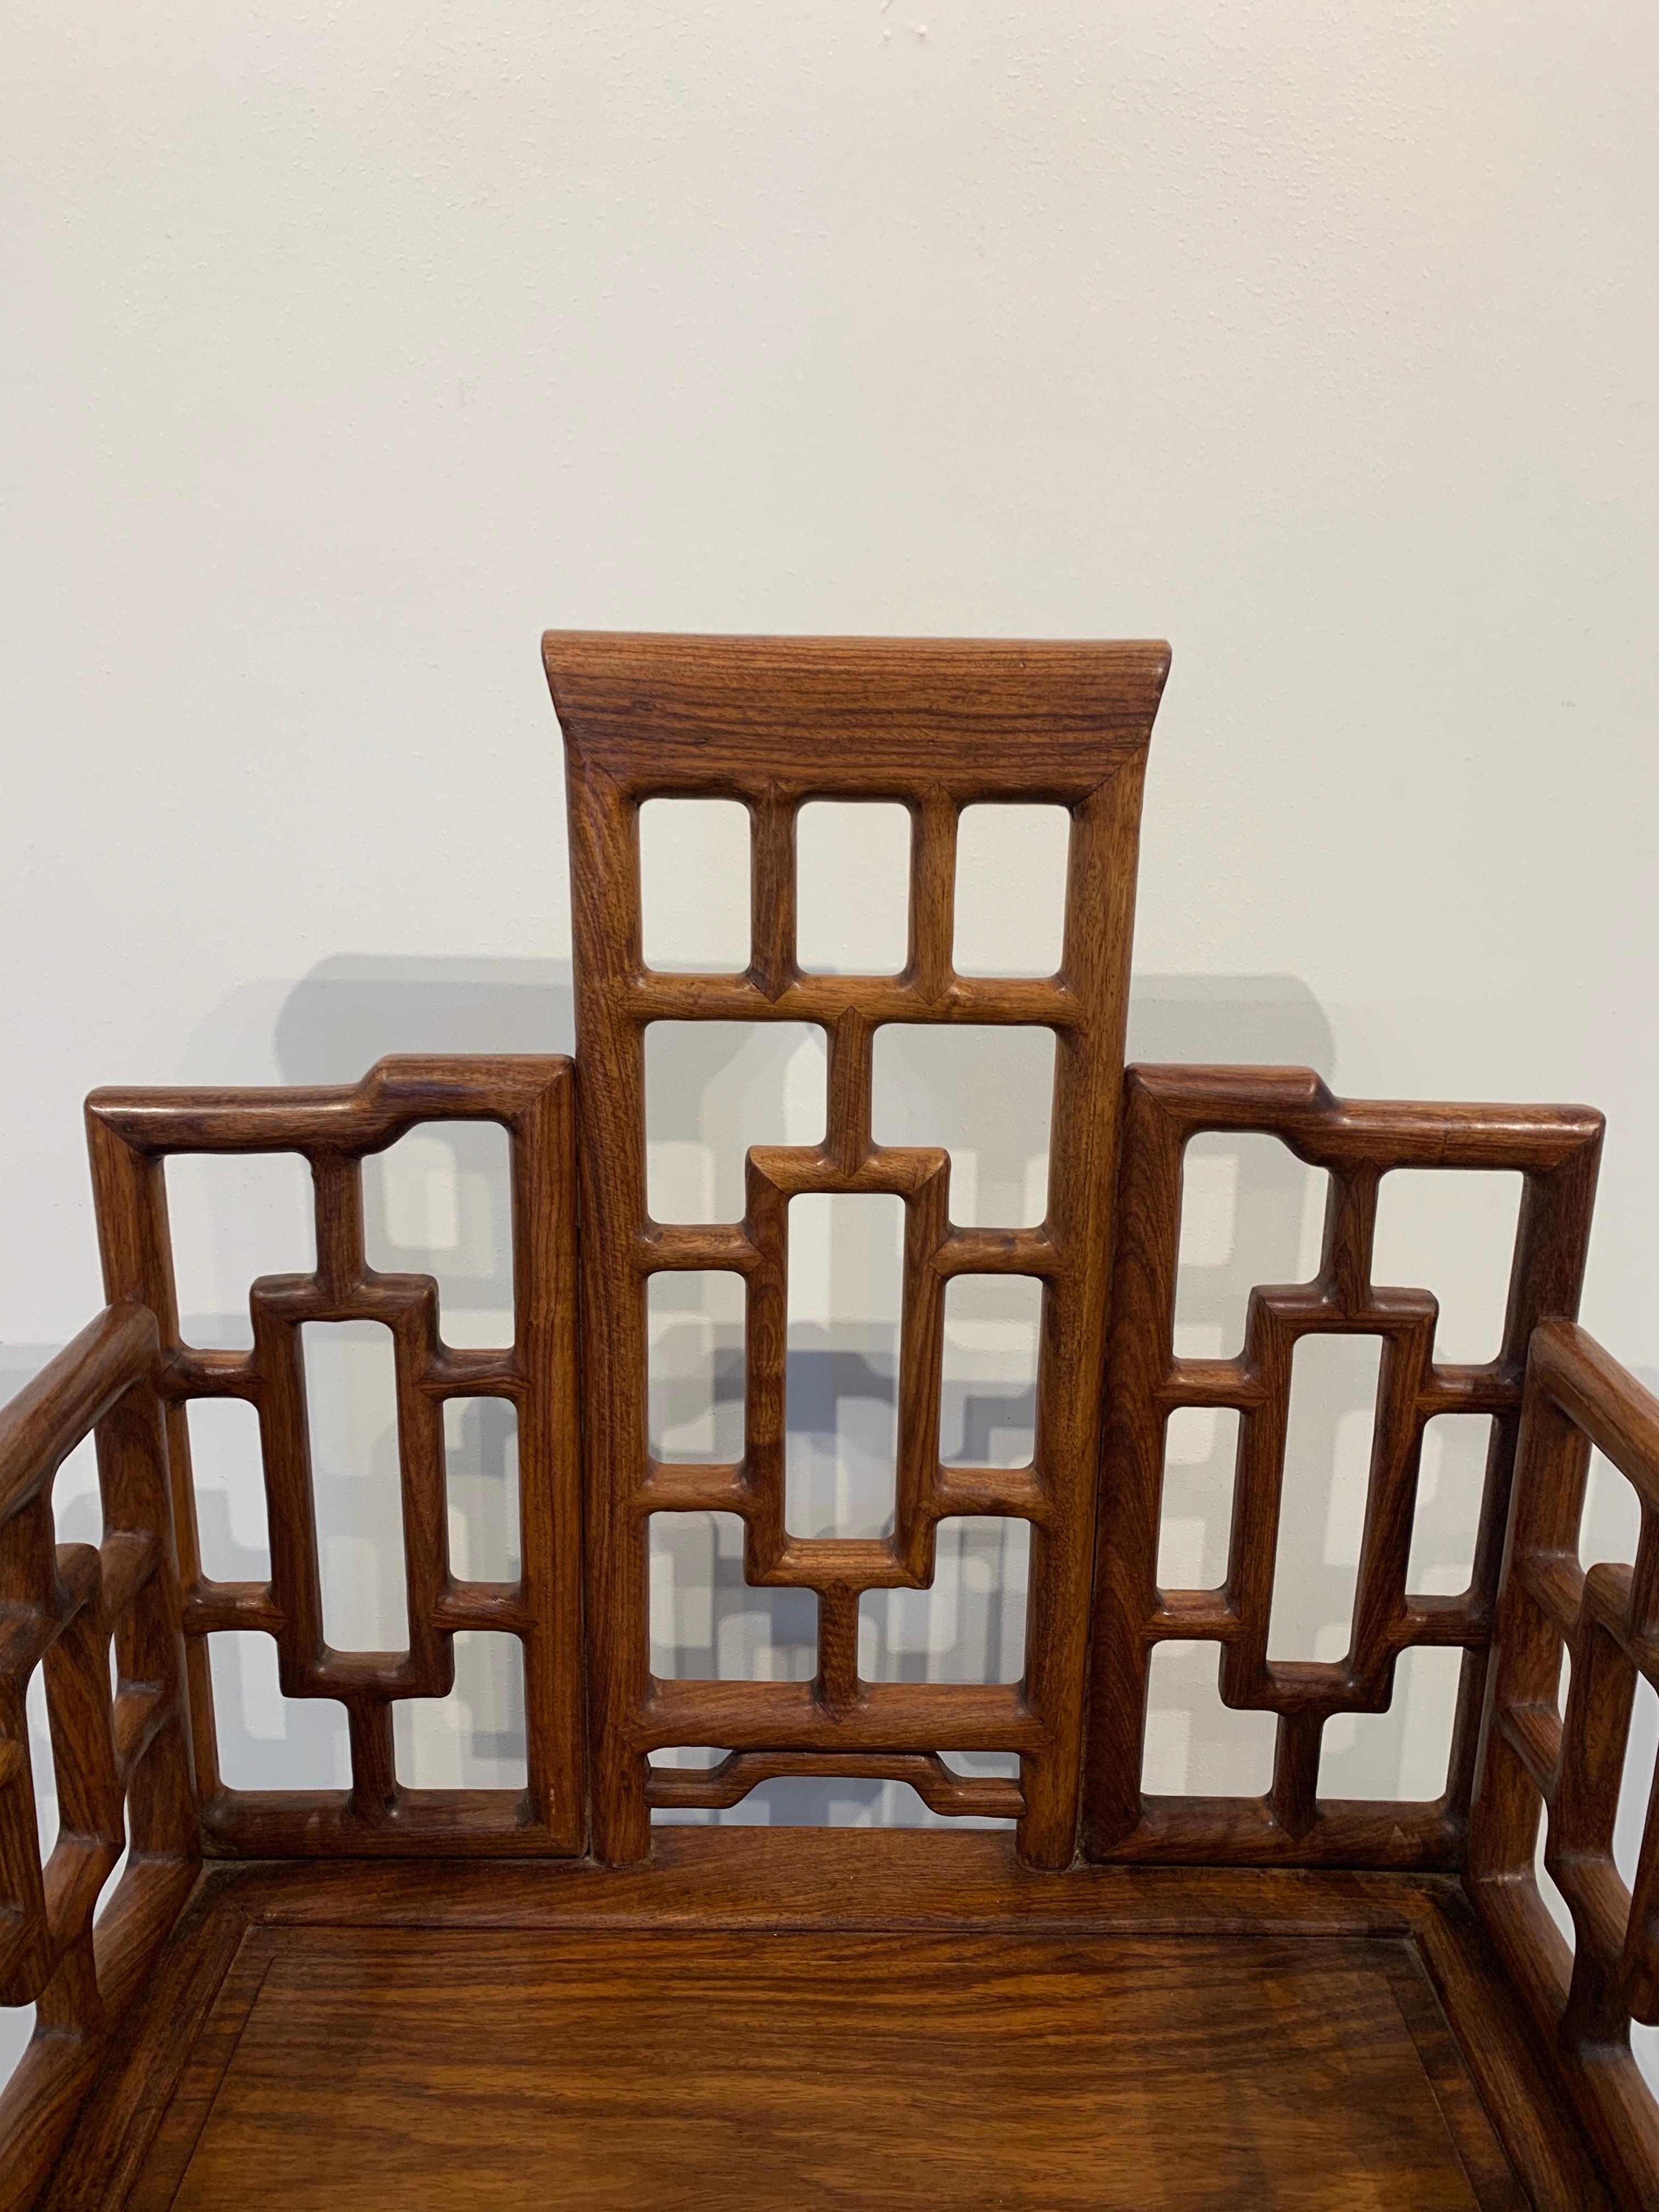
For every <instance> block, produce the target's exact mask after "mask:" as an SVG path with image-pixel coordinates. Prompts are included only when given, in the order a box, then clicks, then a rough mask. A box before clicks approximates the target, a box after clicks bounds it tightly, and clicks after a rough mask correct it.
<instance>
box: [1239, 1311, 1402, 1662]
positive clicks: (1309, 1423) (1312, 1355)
mask: <svg viewBox="0 0 1659 2212" xmlns="http://www.w3.org/2000/svg"><path fill="white" fill-rule="evenodd" d="M1382 1361H1383V1340H1382V1338H1381V1337H1380V1336H1370V1335H1346V1334H1333V1335H1316V1336H1304V1337H1299V1338H1298V1339H1297V1343H1296V1346H1295V1349H1294V1350H1293V1351H1292V1352H1291V1408H1290V1419H1289V1421H1288V1423H1287V1425H1286V1430H1285V1486H1284V1489H1283V1491H1282V1492H1281V1493H1280V1502H1279V1547H1278V1551H1277V1553H1276V1555H1275V1558H1274V1562H1273V1607H1272V1610H1271V1612H1270V1613H1269V1615H1268V1622H1267V1656H1268V1657H1269V1658H1270V1659H1324V1660H1338V1659H1340V1658H1342V1657H1343V1656H1344V1655H1345V1654H1346V1651H1347V1649H1348V1645H1349V1644H1350V1642H1351V1641H1352V1635H1353V1601H1354V1594H1355V1591H1356V1589H1358V1580H1359V1553H1360V1542H1361V1538H1362V1536H1363V1534H1364V1527H1365V1502H1366V1498H1367V1495H1368V1493H1369V1491H1370V1464H1371V1437H1372V1434H1373V1431H1374V1430H1375V1428H1376V1387H1377V1378H1378V1376H1379V1374H1380V1372H1381V1369H1382Z"/></svg>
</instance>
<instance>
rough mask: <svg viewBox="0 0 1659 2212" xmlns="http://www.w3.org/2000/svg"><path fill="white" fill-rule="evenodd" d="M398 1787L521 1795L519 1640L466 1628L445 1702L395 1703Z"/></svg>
mask: <svg viewBox="0 0 1659 2212" xmlns="http://www.w3.org/2000/svg"><path fill="white" fill-rule="evenodd" d="M392 1742H393V1746H394V1753H395V1759H396V1765H397V1772H398V1780H399V1782H403V1783H406V1784H408V1785H409V1786H410V1788H411V1789H416V1790H522V1789H523V1788H524V1787H525V1784H526V1778H527V1767H526V1755H525V1717H524V1647H523V1646H522V1645H521V1644H520V1642H519V1639H518V1638H517V1637H516V1636H504V1635H501V1633H500V1632H497V1631H495V1630H489V1629H474V1628H464V1629H461V1630H459V1631H458V1632H457V1634H456V1637H455V1686H454V1688H453V1690H452V1691H451V1692H450V1693H449V1695H448V1696H447V1698H399V1699H398V1702H397V1703H396V1705H393V1706H392Z"/></svg>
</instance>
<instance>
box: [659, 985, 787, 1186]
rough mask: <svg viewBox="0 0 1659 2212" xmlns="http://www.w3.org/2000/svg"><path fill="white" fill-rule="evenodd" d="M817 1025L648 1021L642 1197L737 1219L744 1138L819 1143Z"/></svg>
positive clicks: (764, 1142) (755, 1142) (758, 1141)
mask: <svg viewBox="0 0 1659 2212" xmlns="http://www.w3.org/2000/svg"><path fill="white" fill-rule="evenodd" d="M825 1066H826V1056H825V1050H824V1041H823V1030H821V1029H819V1028H818V1027H817V1025H816V1024H811V1023H807V1022H653V1023H651V1024H650V1025H649V1026H648V1028H647V1030H646V1032H645V1142H646V1206H647V1210H648V1211H649V1212H650V1214H651V1216H652V1218H653V1220H657V1221H673V1222H695V1221H740V1220H741V1219H742V1218H743V1209H744V1158H745V1156H746V1154H747V1152H748V1150H749V1147H750V1146H751V1145H820V1144H822V1143H823V1127H824V1071H825Z"/></svg>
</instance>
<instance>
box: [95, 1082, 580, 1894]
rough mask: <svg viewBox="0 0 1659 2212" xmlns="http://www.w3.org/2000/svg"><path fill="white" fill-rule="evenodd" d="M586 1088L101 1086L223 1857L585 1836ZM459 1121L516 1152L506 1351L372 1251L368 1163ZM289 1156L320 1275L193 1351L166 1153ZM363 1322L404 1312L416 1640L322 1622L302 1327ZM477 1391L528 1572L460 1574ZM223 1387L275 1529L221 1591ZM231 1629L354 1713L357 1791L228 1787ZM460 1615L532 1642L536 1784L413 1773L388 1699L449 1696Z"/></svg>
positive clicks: (310, 1691) (105, 1172)
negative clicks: (216, 1453) (352, 1633)
mask: <svg viewBox="0 0 1659 2212" xmlns="http://www.w3.org/2000/svg"><path fill="white" fill-rule="evenodd" d="M573 1087H574V1085H573V1077H572V1072H571V1066H570V1063H569V1061H568V1060H562V1059H556V1058H545V1059H544V1058H530V1057H514V1056H507V1055H502V1056H497V1057H493V1058H483V1057H480V1058H468V1059H450V1058H434V1059H416V1058H400V1059H392V1060H382V1061H381V1062H380V1064H379V1066H376V1067H375V1068H374V1069H373V1070H372V1071H371V1073H369V1074H368V1076H366V1077H365V1078H364V1079H363V1081H362V1083H361V1084H359V1085H356V1087H355V1088H342V1089H338V1090H321V1091H217V1092H201V1091H125V1092H116V1091H99V1092H96V1093H94V1096H93V1097H92V1098H91V1099H90V1100H89V1101H88V1109H87V1112H88V1129H89V1132H90V1136H91V1142H92V1150H93V1165H94V1182H95V1187H96V1192H97V1199H98V1211H99V1224H100V1237H101V1239H102V1243H103V1251H104V1263H105V1272H106V1281H107V1284H108V1287H109V1295H110V1297H112V1298H118V1297H127V1298H133V1299H142V1300H143V1301H144V1302H145V1303H146V1304H149V1306H150V1307H151V1309H152V1310H153V1311H154V1312H155V1314H156V1315H157V1316H158V1318H159V1320H160V1322H161V1331H162V1337H163V1364H162V1370H161V1389H162V1393H163V1395H164V1396H165V1397H166V1399H167V1404H168V1437H169V1449H170V1457H171V1462H172V1470H173V1509H174V1515H175V1518H176V1522H177V1526H178V1536H179V1565H180V1571H181V1576H182V1580H183V1585H184V1626H185V1635H186V1638H188V1639H189V1660H190V1685H191V1712H192V1721H193V1726H194V1740H195V1753H196V1769H197V1789H198V1791H199V1793H200V1797H201V1802H202V1824H203V1832H204V1838H205V1839H206V1841H207V1843H208V1845H209V1847H210V1849H216V1850H221V1851H233V1852H247V1853H253V1854H260V1853H264V1854H270V1853H282V1852H340V1851H346V1852H349V1851H358V1852H386V1851H396V1852H405V1851H469V1852H479V1853H499V1852H503V1851H507V1852H511V1851H523V1852H541V1853H548V1852H566V1853H568V1852H574V1851H580V1850H581V1849H582V1847H583V1844H584V1840H585V1833H586V1818H585V1810H584V1802H583V1796H584V1790H583V1770H584V1746H583V1724H584V1715H583V1707H582V1699H581V1661H580V1613H581V1606H580V1586H581V1585H580V1575H581V1544H580V1476H579V1462H578V1445H577V1435H576V1394H575V1369H576V1349H575V1337H576V1275H575V1203H574V1195H575V1182H574V1158H573V1147H574V1108H573V1103H572V1096H571V1094H572V1090H573ZM428 1121H495V1122H498V1123H500V1124H501V1127H503V1128H504V1129H505V1130H506V1132H507V1139H508V1142H509V1147H510V1159H511V1168H510V1176H511V1191H512V1209H513V1231H512V1239H513V1341H512V1343H511V1344H510V1345H509V1346H507V1348H506V1349H505V1350H502V1351H477V1350H472V1349H459V1348H457V1347H454V1346H450V1345H447V1344H446V1343H444V1342H443V1340H442V1339H441V1335H440V1333H439V1310H438V1285H437V1284H436V1283H435V1281H434V1279H432V1277H431V1276H429V1275H423V1274H392V1273H381V1272H380V1271H378V1270H376V1269H375V1268H374V1267H370V1266H369V1265H368V1261H367V1260H366V1258H365V1255H364V1233H363V1196H362V1162H363V1159H364V1158H365V1157H366V1156H367V1155H368V1154H370V1153H374V1152H382V1151H384V1150H385V1149H386V1146H389V1145H391V1144H392V1143H394V1142H395V1141H396V1140H397V1139H398V1138H399V1137H401V1136H403V1135H404V1134H405V1133H406V1132H407V1131H409V1130H410V1128H412V1127H415V1126H416V1124H417V1123H420V1122H428ZM179 1152H299V1153H301V1154H302V1155H303V1156H304V1158H305V1159H306V1160H307V1163H308V1164H309V1166H310V1170H311V1175H312V1182H313V1192H314V1198H315V1209H316V1228H317V1265H316V1268H315V1271H314V1272H313V1273H310V1274H294V1275H272V1276H264V1277H262V1278H260V1279H258V1280H257V1281H255V1282H254V1283H253V1284H252V1286H251V1288H250V1291H249V1305H250V1310H251V1313H252V1324H253V1345H252V1350H251V1351H247V1352H236V1351H201V1350H196V1349H192V1348H191V1347H188V1346H185V1345H184V1344H183V1343H182V1342H181V1341H180V1340H179V1316H178V1306H177V1299H176V1297H175V1294H174V1290H173V1261H172V1251H171V1243H170V1238H169V1234H168V1228H167V1194H166V1185H165V1182H164V1179H163V1173H162V1164H163V1161H164V1160H165V1158H166V1157H167V1155H168V1154H169V1153H179ZM351 1321H357V1322H362V1321H373V1322H381V1323H383V1324H384V1325H385V1327H386V1328H387V1329H388V1330H389V1331H390V1333H391V1337H392V1346H393V1352H394V1359H395V1371H396V1394H397V1432H398V1470H399V1483H400V1487H401V1493H402V1506H403V1536H404V1582H405V1595H406V1601H407V1618H408V1624H409V1627H408V1644H407V1648H406V1649H405V1650H402V1651H396V1652H388V1651H343V1650H335V1649H332V1648H331V1646H330V1645H329V1644H328V1643H327V1641H326V1639H325V1634H324V1626H323V1608H322V1594H321V1593H322V1585H321V1577H320V1573H319V1557H318V1536H317V1514H316V1501H315V1496H314V1491H313V1468H312V1462H311V1442H310V1434H309V1424H308V1421H307V1397H306V1372H305V1360H304V1355H303V1349H302V1331H303V1329H304V1328H306V1326H307V1324H310V1323H314V1322H351ZM481 1397H491V1398H501V1399H506V1400H507V1401H510V1402H511V1403H512V1405H513V1408H514V1412H515V1415H516V1419H517V1423H518V1431H519V1486H520V1505H519V1511H520V1531H519V1547H518V1548H519V1557H520V1567H519V1571H518V1573H517V1574H516V1576H515V1577H513V1579H512V1580H511V1581H494V1582H477V1581H464V1580H459V1579H458V1578H457V1577H456V1576H455V1575H454V1573H453V1571H452V1565H451V1560H450V1556H449V1536H448V1508H447V1489H446V1483H447V1470H446V1462H445V1449H444V1428H443V1423H444V1407H445V1404H446V1402H447V1401H452V1400H456V1399H468V1398H481ZM203 1398H238V1399H244V1400H246V1401H248V1402H249V1403H251V1404H252V1406H253V1407H254V1408H255V1409H256V1411H257V1413H258V1423H259V1437H260V1448H261V1457H262V1462H263V1467H264V1486H265V1493H266V1501H267V1506H268V1518H269V1523H270V1579H269V1580H268V1581H266V1582H253V1583H234V1582H222V1581H213V1580H210V1579H209V1578H208V1577H206V1576H204V1573H203V1571H202V1565H201V1557H200V1548H199V1544H198V1541H197V1524H196V1500H195V1492H194V1486H193V1484H192V1481H191V1468H190V1443H189V1434H188V1430H187V1427H186V1424H185V1407H186V1405H187V1404H188V1403H189V1401H191V1400H192V1399H203ZM229 1630H243V1631H247V1630H252V1631H257V1632H263V1633H264V1634H265V1635H268V1636H270V1637H271V1638H273V1639H274V1640H275V1643H276V1652H277V1663H278V1678H279V1681H280V1685H281V1688H282V1691H283V1695H284V1696H285V1697H289V1698H297V1699H313V1698H330V1699H337V1700H338V1702H339V1703H340V1704H341V1705H343V1707H344V1709H345V1712H346V1717H347V1721H348V1724H349V1741H350V1754H351V1784H350V1788H349V1790H345V1791H343V1792H334V1791H321V1790H308V1791H302V1790H280V1791H277V1790H273V1791H259V1790H230V1789H227V1788H226V1787H225V1786H224V1785H223V1784H222V1781H221V1779H220V1778H219V1773H218V1765H217V1758H216V1738H215V1730H214V1719H213V1693H212V1680H211V1676H210V1670H209V1667H208V1655H207V1646H206V1641H205V1639H206V1638H208V1637H209V1636H210V1635H212V1634H215V1633H216V1632H224V1631H229ZM461 1631H471V1632H496V1633H505V1634H506V1635H508V1636H510V1637H512V1638H515V1639H516V1640H517V1642H518V1644H519V1645H520V1649H521V1650H522V1652H523V1663H524V1682H525V1699H524V1705H525V1723H526V1767H527V1783H526V1788H525V1789H524V1790H419V1789H411V1788H408V1787H405V1786H404V1784H401V1783H400V1782H399V1781H398V1777H397V1774H396V1771H395V1768H394V1762H393V1752H392V1708H393V1706H394V1705H395V1704H396V1703H397V1702H398V1700H400V1699H441V1698H444V1697H447V1695H448V1694H449V1692H450V1691H451V1690H452V1689H453V1686H454V1680H455V1659H454V1649H453V1639H454V1638H455V1636H456V1634H457V1633H458V1632H461Z"/></svg>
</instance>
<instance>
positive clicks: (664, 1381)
mask: <svg viewBox="0 0 1659 2212" xmlns="http://www.w3.org/2000/svg"><path fill="white" fill-rule="evenodd" d="M743 1328H744V1284H743V1277H742V1276H741V1275H736V1274H732V1273H730V1272H729V1271H728V1270H726V1269H723V1268H697V1269H690V1268H688V1269H685V1270H684V1271H681V1270H678V1269H675V1270H671V1271H669V1272H666V1273H662V1274H659V1275H653V1276H652V1277H651V1278H650V1279H649V1282H648V1284H647V1291H646V1338H647V1355H646V1357H647V1376H648V1383H649V1402H650V1448H651V1455H652V1457H653V1459H659V1460H678V1461H689V1462H693V1463H698V1462H701V1463H702V1464H705V1465H707V1464H711V1463H713V1464H719V1465H720V1466H727V1467H729V1466H733V1465H735V1464H736V1462H738V1460H740V1459H741V1458H742V1457H743V1393H744V1348H743Z"/></svg>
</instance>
